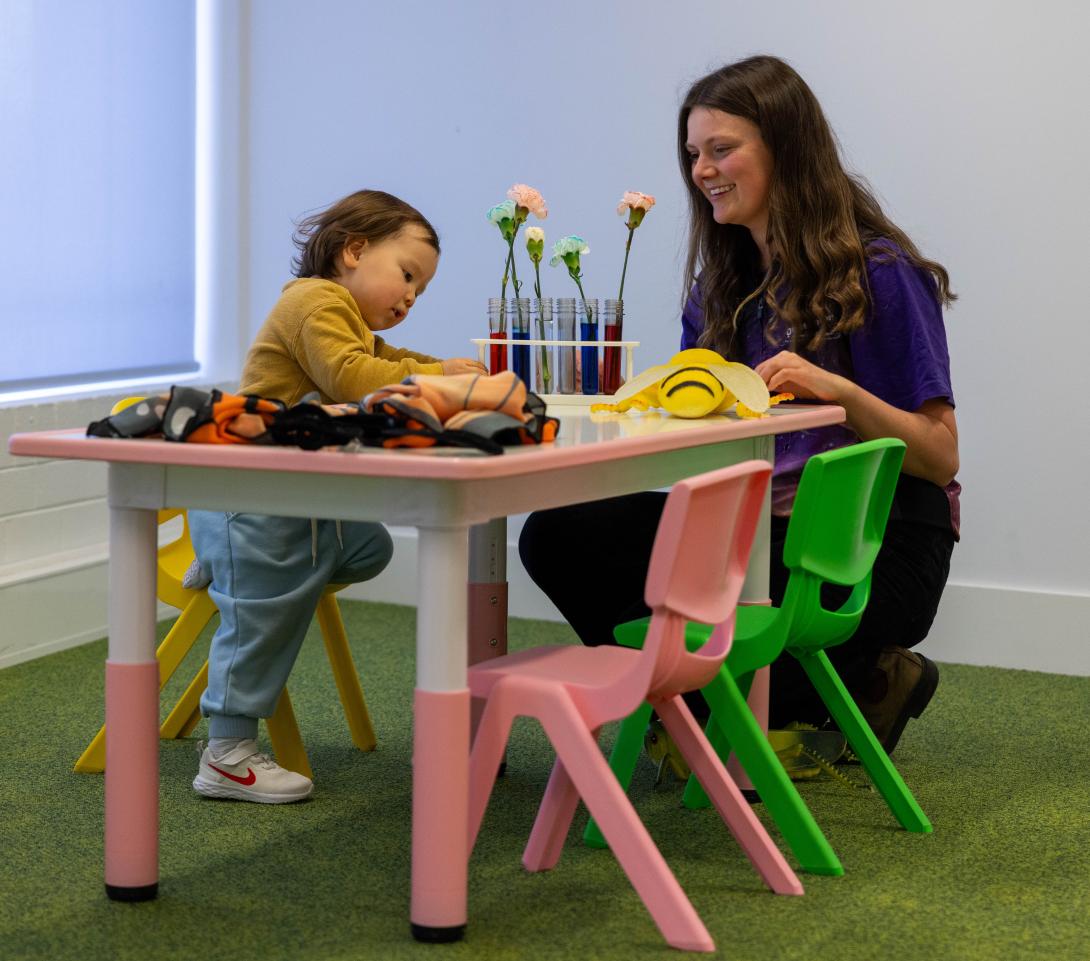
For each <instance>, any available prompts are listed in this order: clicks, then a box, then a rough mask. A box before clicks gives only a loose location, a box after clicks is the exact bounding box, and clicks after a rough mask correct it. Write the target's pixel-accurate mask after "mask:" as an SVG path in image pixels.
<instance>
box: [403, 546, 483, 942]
mask: <svg viewBox="0 0 1090 961" xmlns="http://www.w3.org/2000/svg"><path fill="white" fill-rule="evenodd" d="M419 533H420V540H419V546H418V551H419V577H418V585H417V590H418V592H419V593H418V596H419V605H418V607H417V615H416V691H415V693H414V697H413V715H414V728H413V839H412V906H411V911H410V920H411V922H412V933H413V936H414V937H415V938H416V939H417V940H420V941H457V940H459V939H461V938H462V936H463V935H464V934H465V925H466V878H467V873H468V870H467V869H468V865H467V862H468V857H469V851H468V838H467V823H468V816H469V815H468V809H469V700H470V699H469V687H468V686H467V681H466V583H467V576H468V557H469V534H468V528H466V527H459V528H420V532H419Z"/></svg>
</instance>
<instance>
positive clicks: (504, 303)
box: [500, 244, 511, 334]
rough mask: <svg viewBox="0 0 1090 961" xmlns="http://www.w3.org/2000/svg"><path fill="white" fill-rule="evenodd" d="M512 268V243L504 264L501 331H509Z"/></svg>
mask: <svg viewBox="0 0 1090 961" xmlns="http://www.w3.org/2000/svg"><path fill="white" fill-rule="evenodd" d="M510 269H511V245H510V244H508V246H507V261H506V262H505V263H504V265H503V283H502V284H500V333H501V334H505V333H507V276H508V272H509V271H510Z"/></svg>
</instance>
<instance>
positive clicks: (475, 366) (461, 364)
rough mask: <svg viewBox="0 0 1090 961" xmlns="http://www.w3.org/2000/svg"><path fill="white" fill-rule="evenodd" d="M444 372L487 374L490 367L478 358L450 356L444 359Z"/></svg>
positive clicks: (447, 373)
mask: <svg viewBox="0 0 1090 961" xmlns="http://www.w3.org/2000/svg"><path fill="white" fill-rule="evenodd" d="M443 373H444V374H446V375H447V376H450V375H451V374H487V373H488V368H487V367H485V365H484V364H482V363H481V362H480V361H478V360H471V359H470V358H468V357H448V358H447V359H446V360H444V361H443Z"/></svg>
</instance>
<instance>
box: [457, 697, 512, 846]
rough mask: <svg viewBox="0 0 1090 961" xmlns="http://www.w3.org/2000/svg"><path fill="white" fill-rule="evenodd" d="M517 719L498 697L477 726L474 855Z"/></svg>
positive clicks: (472, 780)
mask: <svg viewBox="0 0 1090 961" xmlns="http://www.w3.org/2000/svg"><path fill="white" fill-rule="evenodd" d="M513 721H514V716H513V715H512V714H510V713H509V712H508V711H506V710H504V708H503V705H502V704H501V702H500V700H499V699H498V698H497V699H495V700H493V699H491V698H490V699H489V700H488V701H487V702H485V707H484V711H483V713H482V714H481V717H480V722H479V723H478V725H477V735H476V737H474V738H473V747H472V750H471V751H470V755H469V818H468V826H469V845H468V847H467V850H468V851H469V853H471V854H472V853H473V847H474V845H475V844H476V843H477V834H478V833H479V832H480V830H481V821H483V820H484V812H485V811H486V810H487V808H488V799H489V798H490V797H491V796H492V788H493V787H494V786H495V784H496V774H497V772H498V771H499V768H500V764H501V763H502V761H503V755H504V752H505V751H506V750H507V739H508V738H509V737H510V736H511V724H512V722H513Z"/></svg>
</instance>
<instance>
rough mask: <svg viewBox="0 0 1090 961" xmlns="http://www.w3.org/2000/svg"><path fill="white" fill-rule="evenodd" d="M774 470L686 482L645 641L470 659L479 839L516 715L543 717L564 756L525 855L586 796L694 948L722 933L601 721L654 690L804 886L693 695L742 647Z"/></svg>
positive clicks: (674, 930) (716, 795) (730, 822)
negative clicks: (707, 730)
mask: <svg viewBox="0 0 1090 961" xmlns="http://www.w3.org/2000/svg"><path fill="white" fill-rule="evenodd" d="M770 473H771V468H770V467H769V465H768V464H767V463H765V462H764V461H748V462H747V463H744V464H739V465H737V466H735V467H730V468H727V469H725V470H718V471H712V472H710V473H707V474H703V475H701V476H699V477H694V478H691V479H689V480H684V481H679V482H678V483H677V484H675V485H674V488H673V490H672V491H671V492H670V496H669V497H668V498H667V501H666V508H665V510H664V512H663V515H662V521H661V522H660V524H659V529H658V533H657V535H656V537H655V545H654V549H653V551H652V555H651V564H650V568H649V570H648V572H647V586H646V589H645V598H646V600H647V604H648V606H649V607H650V608H651V611H652V617H651V625H650V628H649V629H648V632H647V642H646V644H645V646H644V647H643V649H642V650H632V649H629V648H624V647H612V646H604V647H579V646H552V647H536V648H533V649H531V650H526V651H518V652H517V653H514V654H508V655H506V656H504V657H499V658H496V659H495V660H491V661H487V662H483V663H481V664H477V665H474V666H471V667H470V669H469V687H470V691H471V692H472V694H473V696H474V697H479V698H483V699H485V707H484V712H483V714H482V716H481V723H480V727H479V729H478V731H477V737H476V740H475V741H474V744H473V752H472V758H471V761H470V771H469V779H470V798H469V848H470V850H471V851H472V849H473V845H474V843H475V842H476V840H477V833H478V831H479V830H480V826H481V820H482V818H483V817H484V812H485V808H486V807H487V806H488V799H489V796H490V794H491V793H492V786H493V784H494V782H495V777H496V772H497V768H498V766H499V764H500V762H501V760H502V758H503V755H504V750H505V749H506V746H507V740H508V737H509V735H510V732H511V724H512V722H513V720H514V719H515V718H516V717H518V716H529V717H535V718H537V719H538V720H539V721H540V722H541V725H542V727H543V728H544V729H545V733H546V734H547V736H548V738H549V740H550V741H551V742H552V744H553V746H554V747H555V748H556V752H557V760H556V765H555V767H554V768H553V772H552V776H551V777H550V778H549V784H548V787H547V788H546V790H545V797H544V799H543V800H542V802H541V809H540V810H539V811H538V815H537V820H536V821H535V823H534V828H533V831H532V832H531V834H530V840H529V843H528V844H527V845H526V850H525V852H524V854H523V858H522V863H523V865H525V867H526V869H527V870H529V871H543V870H547V869H549V868H551V867H553V866H554V865H555V864H556V862H557V861H558V860H559V858H560V852H561V849H562V847H563V845H564V840H565V838H566V837H567V834H568V829H569V827H570V825H571V822H572V818H573V817H574V815H575V809H576V806H577V805H578V803H579V799H580V798H582V799H583V801H584V802H585V803H586V805H587V807H588V808H589V810H590V813H591V815H592V816H593V817H594V819H595V820H596V821H597V822H598V824H599V825H600V826H601V828H602V831H603V833H604V835H605V838H606V841H607V842H608V844H609V847H610V849H611V850H612V851H613V853H614V854H615V855H616V857H617V860H618V861H620V863H621V867H622V868H623V869H624V871H625V873H626V874H627V875H628V878H629V880H630V881H631V882H632V885H633V886H634V887H635V889H636V892H637V893H638V894H639V896H640V898H641V899H642V900H643V903H644V905H646V907H647V910H648V911H650V912H651V916H652V918H653V919H654V921H655V924H656V925H657V926H658V928H659V930H660V931H661V932H662V935H663V937H664V938H665V939H666V940H667V941H668V942H669V943H670V944H671V945H672V946H673V947H675V948H681V949H683V950H687V951H714V950H715V944H714V942H713V941H712V939H711V936H710V935H709V934H708V931H707V929H706V928H705V927H704V925H703V923H702V922H701V920H700V918H699V916H698V915H697V913H696V911H695V910H694V909H693V906H692V904H690V903H689V899H688V898H687V897H686V896H685V892H684V891H682V889H681V885H679V884H678V882H677V879H676V878H675V877H674V875H673V873H672V872H671V871H670V868H669V867H668V866H667V864H666V861H665V860H664V859H663V857H662V855H661V854H660V853H659V850H658V848H657V847H656V846H655V842H654V841H653V840H652V839H651V836H650V835H649V834H648V833H647V829H646V828H645V827H644V826H643V823H642V822H641V821H640V819H639V816H638V815H637V814H636V811H635V810H634V809H633V807H632V805H631V803H630V802H629V800H628V798H627V797H626V796H625V792H624V790H623V789H622V788H621V786H620V784H619V783H618V781H617V778H616V776H615V775H614V774H613V772H612V771H611V770H610V768H609V764H608V763H607V762H606V759H605V757H604V756H603V754H602V752H601V750H600V748H599V747H598V740H597V735H598V731H599V729H600V728H601V726H602V725H603V724H605V723H607V722H609V721H615V720H619V719H620V718H623V717H627V716H628V714H630V713H631V712H632V711H633V710H635V709H636V708H637V707H638V706H639V705H640V704H641V703H643V701H645V700H646V701H650V702H651V704H652V705H653V706H654V708H655V710H656V711H657V712H658V714H659V717H660V718H661V719H662V722H663V724H664V725H665V726H666V729H667V731H668V732H669V733H670V735H671V737H672V738H673V739H674V742H675V743H676V744H677V746H678V748H679V749H680V751H681V753H682V754H683V755H684V757H685V760H686V761H687V762H688V764H689V767H690V768H691V770H692V772H693V773H694V774H695V775H696V777H697V778H698V779H699V781H700V783H701V785H702V786H703V787H704V790H705V791H706V792H707V794H708V797H710V798H711V800H712V803H713V804H714V805H715V808H716V810H718V811H719V814H720V815H721V816H722V818H723V820H724V821H725V822H726V824H727V827H729V828H730V830H731V832H732V833H733V834H734V837H735V838H736V839H737V840H738V843H739V844H741V846H742V848H743V850H744V851H745V853H746V855H747V856H748V857H749V859H750V860H751V861H752V862H753V865H754V866H755V867H756V868H757V871H758V872H759V873H760V875H761V877H762V878H763V879H764V880H765V882H766V883H767V884H768V885H769V887H771V888H772V890H773V891H775V892H776V893H778V894H802V885H801V884H800V883H799V880H798V878H797V877H796V876H795V874H794V872H793V871H792V870H791V868H790V866H789V865H788V864H787V861H786V860H785V859H784V857H783V855H782V854H781V853H780V852H779V850H778V849H777V848H776V846H775V844H773V842H772V839H771V838H770V837H769V836H768V833H767V832H766V831H765V829H764V827H763V826H762V825H761V823H760V821H758V820H757V818H756V816H755V815H754V814H753V812H752V811H751V810H750V807H749V805H748V804H747V803H746V801H745V799H744V798H743V797H742V794H741V792H740V791H739V790H738V787H737V785H735V783H734V781H733V780H731V777H730V775H729V774H728V773H727V771H726V768H725V767H724V766H723V763H722V762H721V761H720V760H719V757H718V755H717V754H716V753H715V750H714V749H713V748H712V747H711V745H710V744H709V743H708V741H707V739H706V738H705V737H704V732H703V731H701V729H700V727H699V726H698V725H697V723H696V721H695V720H694V719H693V716H692V714H691V713H690V712H689V709H688V707H687V706H686V705H685V702H684V700H682V698H681V694H683V693H684V692H686V691H695V690H698V689H699V688H701V687H703V686H704V685H705V684H707V683H708V682H709V681H711V679H712V678H713V677H715V675H716V674H717V673H718V671H719V668H720V666H721V665H722V663H723V659H724V658H725V657H726V655H727V651H728V650H729V648H730V642H731V637H732V634H733V629H734V608H735V604H736V603H737V601H738V595H739V593H740V592H741V589H742V581H743V579H744V578H745V572H746V564H747V562H748V560H749V551H750V546H751V544H752V542H753V536H754V533H755V531H756V528H757V521H758V518H759V517H760V513H761V505H762V501H763V497H764V493H765V489H766V487H767V485H768V478H769V475H770ZM687 621H699V622H701V623H704V624H716V625H718V627H717V628H716V630H715V631H714V632H713V633H712V635H711V637H710V639H709V640H708V642H707V643H706V644H705V645H704V647H703V648H701V649H700V650H698V651H696V652H694V653H689V652H687V651H686V649H685V624H686V622H687Z"/></svg>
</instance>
